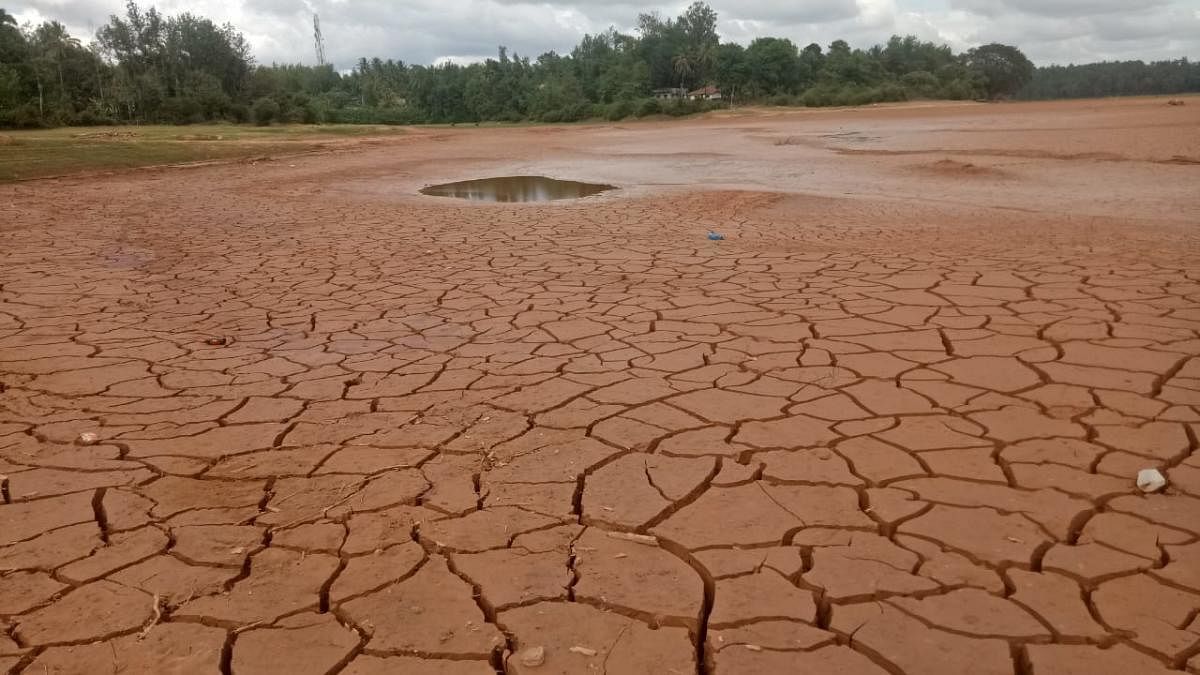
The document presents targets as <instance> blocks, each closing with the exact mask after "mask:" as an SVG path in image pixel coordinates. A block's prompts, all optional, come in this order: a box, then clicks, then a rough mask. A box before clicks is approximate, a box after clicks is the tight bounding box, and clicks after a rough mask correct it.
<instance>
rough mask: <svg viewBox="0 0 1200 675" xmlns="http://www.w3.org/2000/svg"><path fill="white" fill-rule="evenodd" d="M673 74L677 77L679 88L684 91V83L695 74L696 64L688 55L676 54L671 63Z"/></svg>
mask: <svg viewBox="0 0 1200 675" xmlns="http://www.w3.org/2000/svg"><path fill="white" fill-rule="evenodd" d="M672 66H673V67H674V69H675V74H676V75H678V76H679V88H680V89H685V88H686V86H685V85H684V82H685V81H687V79H688V78H689V77H691V76H692V73H694V72H696V64H695V61H694V60H693V59H692V57H691V55H690V54H678V55H676V56H675V58H674V60H673V61H672Z"/></svg>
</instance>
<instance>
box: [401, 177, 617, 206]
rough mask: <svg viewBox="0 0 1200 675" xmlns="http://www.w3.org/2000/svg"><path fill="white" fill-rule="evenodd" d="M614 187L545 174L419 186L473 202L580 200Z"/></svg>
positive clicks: (432, 193) (427, 192) (429, 192)
mask: <svg viewBox="0 0 1200 675" xmlns="http://www.w3.org/2000/svg"><path fill="white" fill-rule="evenodd" d="M615 189H616V187H615V186H613V185H604V184H602V183H582V182H579V181H573V180H558V179H557V178H548V177H546V176H498V177H495V178H477V179H473V180H464V181H457V182H454V183H442V184H440V185H430V186H428V187H425V188H421V194H424V195H429V196H432V197H454V198H457V199H466V200H469V201H476V202H504V203H511V202H549V201H557V200H560V199H579V198H581V197H590V196H592V195H596V194H600V193H601V192H607V191H608V190H615Z"/></svg>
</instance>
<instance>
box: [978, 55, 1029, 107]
mask: <svg viewBox="0 0 1200 675" xmlns="http://www.w3.org/2000/svg"><path fill="white" fill-rule="evenodd" d="M963 63H964V64H966V66H967V67H968V68H970V69H971V70H973V71H975V72H976V73H979V74H980V75H982V76H983V77H984V78H985V80H986V81H985V84H984V86H985V87H986V89H987V95H988V98H992V99H995V98H998V97H1001V96H1012V95H1013V94H1016V93H1017V92H1018V91H1020V89H1021V87H1024V86H1025V85H1026V84H1027V83H1028V82H1029V81H1030V80H1031V79H1033V63H1032V62H1031V61H1030V60H1029V59H1028V58H1026V57H1025V54H1024V53H1022V52H1021V50H1020V49H1017V48H1016V47H1013V46H1010V45H1002V44H999V43H996V42H993V43H991V44H986V45H983V46H982V47H974V48H972V49H969V50H967V53H966V55H964V57H963Z"/></svg>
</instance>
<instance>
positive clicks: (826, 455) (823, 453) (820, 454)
mask: <svg viewBox="0 0 1200 675" xmlns="http://www.w3.org/2000/svg"><path fill="white" fill-rule="evenodd" d="M816 454H817V459H830V458H831V457H833V453H832V452H829V451H828V450H826V449H825V448H821V449H819V450H817V453H816Z"/></svg>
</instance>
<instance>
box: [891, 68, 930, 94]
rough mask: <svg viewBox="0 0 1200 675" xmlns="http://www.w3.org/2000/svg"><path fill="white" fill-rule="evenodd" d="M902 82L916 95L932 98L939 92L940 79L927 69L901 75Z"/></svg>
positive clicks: (908, 90) (907, 89) (906, 88)
mask: <svg viewBox="0 0 1200 675" xmlns="http://www.w3.org/2000/svg"><path fill="white" fill-rule="evenodd" d="M900 84H902V85H904V89H905V90H906V91H907V92H908V93H909V94H910V95H912V96H914V97H924V98H931V97H933V96H935V95H936V94H937V91H938V86H939V83H938V79H937V77H935V76H934V74H933V73H931V72H928V71H925V70H914V71H913V72H911V73H905V74H904V75H902V76H901V77H900Z"/></svg>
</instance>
